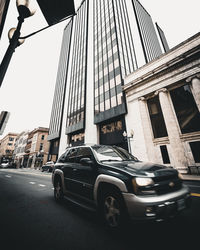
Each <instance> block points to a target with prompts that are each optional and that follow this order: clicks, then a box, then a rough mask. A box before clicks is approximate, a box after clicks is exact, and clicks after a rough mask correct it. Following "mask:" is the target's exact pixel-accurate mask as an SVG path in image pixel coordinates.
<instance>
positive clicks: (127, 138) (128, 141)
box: [123, 130, 134, 154]
mask: <svg viewBox="0 0 200 250" xmlns="http://www.w3.org/2000/svg"><path fill="white" fill-rule="evenodd" d="M133 136H134V132H133V130H131V133H130V135H128V134H127V132H126V131H124V132H123V137H124V138H125V140H127V143H128V152H129V153H130V154H132V150H131V142H130V140H131V138H133Z"/></svg>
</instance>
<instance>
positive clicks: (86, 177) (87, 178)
mask: <svg viewBox="0 0 200 250" xmlns="http://www.w3.org/2000/svg"><path fill="white" fill-rule="evenodd" d="M83 158H89V159H90V160H91V161H92V162H93V163H92V164H91V162H88V163H87V162H85V163H82V162H81V159H83ZM72 172H73V180H74V192H75V193H76V194H78V195H81V196H82V197H84V198H87V199H90V200H93V188H94V183H95V180H96V177H97V169H96V165H95V159H94V156H93V153H92V151H91V149H90V148H89V147H80V148H79V149H78V151H77V155H76V163H75V164H74V167H73V171H72Z"/></svg>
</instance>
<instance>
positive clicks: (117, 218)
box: [100, 191, 127, 229]
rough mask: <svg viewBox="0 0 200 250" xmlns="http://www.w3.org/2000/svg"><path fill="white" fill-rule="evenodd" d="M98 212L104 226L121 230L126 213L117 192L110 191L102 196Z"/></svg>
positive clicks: (125, 219)
mask: <svg viewBox="0 0 200 250" xmlns="http://www.w3.org/2000/svg"><path fill="white" fill-rule="evenodd" d="M100 211H101V214H102V216H103V219H104V222H105V224H106V225H107V226H108V227H110V228H113V229H118V228H121V227H123V226H124V225H125V223H126V221H127V212H126V208H125V204H124V201H123V198H122V196H121V194H120V193H119V192H116V191H110V192H106V193H104V194H103V197H102V199H101V204H100Z"/></svg>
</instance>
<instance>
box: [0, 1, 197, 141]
mask: <svg viewBox="0 0 200 250" xmlns="http://www.w3.org/2000/svg"><path fill="white" fill-rule="evenodd" d="M90 1H91V0H90ZM15 2H16V1H15V0H11V1H10V7H9V12H8V16H7V19H6V23H5V27H4V31H3V34H2V37H1V40H0V62H1V60H2V58H3V56H4V54H5V51H6V49H7V47H8V39H7V32H8V30H9V29H10V28H12V27H16V24H17V16H18V13H17V10H16V6H15ZM80 2H81V1H80V0H75V6H76V9H77V8H78V6H79V4H80ZM140 2H141V3H142V4H143V6H144V7H145V8H146V10H147V11H148V12H149V13H150V15H151V17H152V18H153V21H154V22H157V23H158V24H159V26H160V27H161V28H162V29H163V31H164V32H165V35H166V38H167V41H168V43H169V46H170V48H172V47H174V46H175V45H177V44H179V43H181V42H182V41H184V40H186V39H188V38H189V37H191V36H193V35H194V34H196V33H198V32H199V31H200V25H199V23H200V18H199V10H200V1H199V0H190V1H186V0H168V1H162V0H140ZM45 25H46V22H45V20H44V18H43V16H42V14H41V12H40V10H39V9H38V10H37V12H36V14H35V15H34V16H32V17H30V18H28V19H27V20H25V22H24V25H23V30H22V35H26V34H28V33H31V32H32V31H34V30H37V29H39V28H41V27H44V26H45ZM65 25H66V23H61V24H57V25H56V26H54V27H52V28H50V29H49V30H46V31H43V32H41V33H39V34H37V35H35V36H33V37H31V38H28V39H27V40H26V41H25V43H24V44H23V45H22V46H20V47H18V48H17V49H16V51H15V53H14V55H13V58H12V60H11V63H10V65H9V68H8V71H7V73H6V76H5V78H4V81H3V84H2V87H1V89H0V112H1V111H3V110H6V111H9V112H10V113H11V115H10V118H9V121H8V123H7V126H6V129H5V131H4V134H3V135H2V136H0V139H1V138H2V137H3V136H5V135H6V134H7V133H8V132H17V133H20V132H22V131H24V130H32V129H34V128H37V127H48V126H49V120H50V114H51V106H52V101H53V94H54V88H55V82H56V75H57V69H58V62H59V55H60V48H61V42H62V35H63V29H64V27H65Z"/></svg>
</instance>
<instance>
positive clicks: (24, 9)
mask: <svg viewBox="0 0 200 250" xmlns="http://www.w3.org/2000/svg"><path fill="white" fill-rule="evenodd" d="M16 5H17V10H18V13H19V16H18V24H17V28H12V29H10V30H9V32H8V37H9V41H10V45H9V46H8V49H7V51H6V53H5V55H4V58H3V60H2V63H1V65H0V87H1V84H2V82H3V79H4V76H5V74H6V71H7V68H8V65H9V63H10V60H11V58H12V55H13V53H14V51H15V49H16V48H17V47H18V46H20V45H21V44H22V43H23V42H24V39H19V37H20V30H21V27H22V24H23V22H24V19H25V18H28V17H30V16H32V15H34V13H35V11H34V10H33V9H31V7H30V2H29V0H17V1H16Z"/></svg>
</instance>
